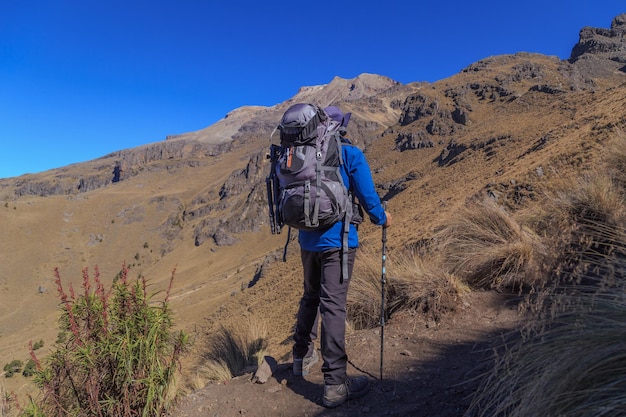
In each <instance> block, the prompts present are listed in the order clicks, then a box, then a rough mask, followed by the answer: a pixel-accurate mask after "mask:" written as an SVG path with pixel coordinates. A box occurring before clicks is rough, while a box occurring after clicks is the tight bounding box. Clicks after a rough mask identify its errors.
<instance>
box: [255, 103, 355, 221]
mask: <svg viewBox="0 0 626 417" xmlns="http://www.w3.org/2000/svg"><path fill="white" fill-rule="evenodd" d="M340 128H341V125H340V123H338V122H336V121H334V120H332V119H331V118H330V117H329V116H328V115H327V114H326V113H325V112H324V110H322V109H321V108H319V107H318V106H316V105H313V104H305V103H300V104H295V105H293V106H291V107H290V108H289V109H287V111H286V112H285V113H284V114H283V117H282V118H281V121H280V123H279V125H278V127H277V129H278V130H279V131H280V145H274V144H272V145H271V147H270V160H271V162H272V165H271V168H270V174H269V176H268V178H267V180H266V182H267V186H268V202H269V209H270V225H271V227H272V233H280V229H281V228H282V227H283V226H284V225H287V226H290V227H293V228H295V229H299V230H321V229H326V228H329V227H330V226H332V225H333V224H335V223H336V222H338V221H340V220H344V219H346V225H348V224H349V222H350V218H349V216H350V212H351V210H352V202H351V198H350V196H349V194H348V190H347V187H346V186H345V185H344V183H343V178H342V176H341V172H340V167H341V165H342V163H343V158H342V151H341V134H340ZM346 216H348V218H346Z"/></svg>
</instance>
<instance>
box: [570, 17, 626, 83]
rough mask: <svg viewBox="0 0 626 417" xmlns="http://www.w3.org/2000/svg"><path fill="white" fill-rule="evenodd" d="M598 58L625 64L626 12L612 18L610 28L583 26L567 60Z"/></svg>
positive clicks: (572, 61) (621, 68)
mask: <svg viewBox="0 0 626 417" xmlns="http://www.w3.org/2000/svg"><path fill="white" fill-rule="evenodd" d="M589 58H600V59H603V60H609V61H613V62H616V63H619V64H622V66H621V67H620V68H619V69H620V70H622V71H625V68H624V64H626V13H624V14H620V15H618V16H617V17H615V18H614V19H613V22H612V23H611V28H610V29H604V28H593V27H588V26H587V27H584V28H582V29H581V30H580V35H579V41H578V43H577V44H576V45H575V46H574V48H572V53H571V55H570V58H569V61H570V62H571V63H575V62H577V61H578V60H580V59H589Z"/></svg>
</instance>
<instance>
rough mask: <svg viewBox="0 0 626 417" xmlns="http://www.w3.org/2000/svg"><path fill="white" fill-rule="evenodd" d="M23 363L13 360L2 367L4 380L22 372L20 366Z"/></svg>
mask: <svg viewBox="0 0 626 417" xmlns="http://www.w3.org/2000/svg"><path fill="white" fill-rule="evenodd" d="M23 365H24V362H22V361H21V360H19V359H13V360H12V361H11V362H10V363H7V364H5V365H4V376H5V378H11V377H12V376H13V375H15V374H19V373H20V372H22V366H23Z"/></svg>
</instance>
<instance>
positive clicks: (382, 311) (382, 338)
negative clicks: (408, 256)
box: [380, 201, 387, 382]
mask: <svg viewBox="0 0 626 417" xmlns="http://www.w3.org/2000/svg"><path fill="white" fill-rule="evenodd" d="M383 209H384V210H385V211H387V202H386V201H383ZM382 243H383V250H382V252H383V254H382V269H381V275H380V293H381V301H380V381H381V382H382V380H383V346H384V343H385V283H386V281H387V278H386V273H387V271H386V270H385V269H386V266H385V263H386V261H387V224H386V222H385V224H384V225H383V236H382Z"/></svg>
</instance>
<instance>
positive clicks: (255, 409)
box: [169, 292, 520, 417]
mask: <svg viewBox="0 0 626 417" xmlns="http://www.w3.org/2000/svg"><path fill="white" fill-rule="evenodd" d="M515 301H516V300H514V299H512V298H510V299H507V297H506V296H503V295H502V294H498V293H495V292H482V293H473V294H470V295H469V296H468V298H467V299H466V300H465V301H464V302H463V303H462V308H461V310H460V311H458V312H457V313H453V314H450V315H447V316H446V317H444V319H443V320H442V321H441V322H440V323H438V324H436V325H434V323H430V326H429V324H428V323H423V322H415V321H413V320H412V318H411V317H394V318H392V319H391V320H390V321H389V322H388V323H387V325H386V326H385V333H384V339H385V340H384V342H385V344H384V366H383V380H382V381H381V380H380V341H381V338H380V331H379V329H372V330H364V331H357V332H353V333H351V334H350V335H348V336H347V346H348V355H349V358H350V366H349V368H348V372H349V374H351V375H354V374H360V373H361V374H366V375H368V376H369V377H370V381H371V389H370V392H369V393H368V394H367V395H366V396H365V397H363V398H360V399H356V400H351V401H348V402H346V403H345V404H343V405H341V406H339V407H337V408H335V409H326V408H324V407H323V405H322V393H323V375H322V373H321V371H320V370H319V367H318V366H316V367H315V368H314V371H313V372H312V373H311V374H310V375H308V376H307V377H305V378H296V377H294V376H293V375H292V373H291V363H279V364H278V369H277V370H276V372H275V373H274V375H273V377H272V378H270V380H269V381H268V382H267V383H265V384H254V383H253V382H252V381H251V374H246V375H243V376H240V377H238V378H235V379H233V380H231V381H228V382H221V383H211V384H209V385H207V386H206V387H205V388H203V389H201V390H198V391H196V392H193V393H192V394H190V395H188V396H186V397H185V398H183V399H181V400H180V401H179V403H178V405H177V406H176V407H175V409H173V410H171V411H170V413H169V416H171V417H218V416H219V417H234V416H247V417H265V416H283V417H296V416H297V417H302V416H308V417H312V416H336V417H339V416H357V415H359V416H360V415H365V416H412V417H427V416H428V417H435V416H436V417H459V416H462V415H463V413H464V412H465V410H466V409H467V407H468V405H469V402H470V399H471V398H470V397H471V394H472V393H473V392H474V391H475V390H476V389H477V386H478V382H479V379H478V378H477V377H478V376H479V375H481V373H483V372H485V370H486V369H488V366H489V359H490V358H491V357H492V354H493V348H494V347H497V346H499V345H500V342H501V341H502V336H503V335H505V334H506V333H507V332H508V331H510V330H511V329H514V328H515V327H516V325H517V324H518V323H519V319H520V317H519V315H518V313H517V306H516V304H515ZM270 353H271V352H270Z"/></svg>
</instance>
